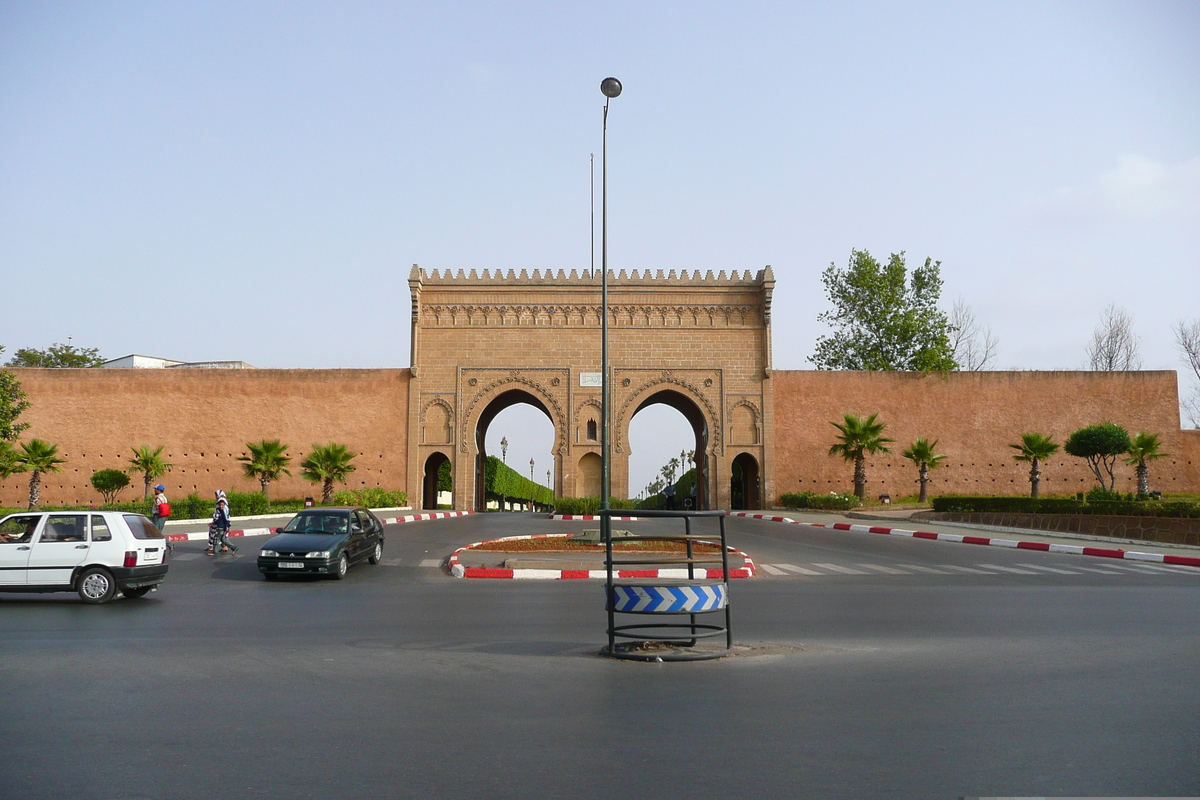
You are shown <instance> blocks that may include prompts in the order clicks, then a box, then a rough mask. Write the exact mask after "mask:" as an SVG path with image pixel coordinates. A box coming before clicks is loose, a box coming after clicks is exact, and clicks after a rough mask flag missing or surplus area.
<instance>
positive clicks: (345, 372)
mask: <svg viewBox="0 0 1200 800" xmlns="http://www.w3.org/2000/svg"><path fill="white" fill-rule="evenodd" d="M12 371H13V373H14V374H15V375H16V376H17V378H18V380H20V381H21V384H22V387H23V388H24V390H25V392H26V394H28V395H29V399H30V401H31V403H32V407H31V408H30V409H29V410H28V411H26V412H25V413H24V414H23V415H22V417H21V421H22V422H29V423H30V424H31V427H30V429H29V430H28V431H26V432H25V434H24V435H23V438H24V439H30V438H34V437H37V438H39V439H45V440H46V441H49V442H54V443H57V444H58V446H59V452H60V455H61V457H63V458H65V459H66V460H67V463H66V464H63V465H62V467H63V472H61V473H58V474H49V475H46V476H44V478H43V484H42V497H43V502H46V503H60V502H67V503H88V502H93V501H95V502H99V499H100V497H99V494H98V493H97V492H96V490H95V489H93V488H92V486H91V484H90V483H89V480H90V478H91V475H92V473H93V472H94V471H96V470H100V469H126V470H128V467H129V465H128V459H129V457H130V456H131V455H132V452H131V449H132V448H133V447H135V446H140V445H142V444H149V445H151V446H154V447H157V446H158V445H166V449H165V450H164V451H163V455H164V456H165V457H166V459H167V461H169V462H171V463H172V464H174V465H175V466H174V469H172V470H171V471H170V472H169V473H168V474H167V475H165V476H164V477H163V478H161V479H160V480H161V481H162V483H163V484H164V485H165V486H166V487H167V496H168V497H170V498H174V497H181V496H186V495H187V494H189V493H191V492H198V493H200V494H201V495H202V496H207V495H211V493H212V492H213V491H215V490H217V489H225V490H226V491H229V490H234V491H257V490H258V489H259V488H260V487H259V484H258V481H255V480H251V479H248V478H244V477H242V475H241V465H240V463H239V462H238V461H237V457H238V456H240V455H244V454H245V451H246V442H248V441H258V440H260V439H264V438H265V439H281V440H282V441H283V442H284V443H285V444H288V445H290V446H291V447H290V449H289V451H288V453H289V455H291V456H292V458H293V462H292V464H293V468H292V477H290V478H289V477H286V476H284V477H283V478H281V479H280V480H279V481H277V482H275V483H273V484H272V485H271V494H272V496H274V497H303V496H306V495H319V494H320V487H319V486H318V485H316V484H312V483H308V482H307V481H303V480H301V479H300V478H299V474H300V471H299V469H298V467H297V465H298V464H299V462H300V460H301V459H302V458H303V457H304V456H305V455H307V453H308V452H309V450H310V449H311V447H310V446H311V445H312V444H314V443H316V444H325V443H326V442H330V441H336V442H340V443H342V444H345V445H348V446H349V448H350V449H351V450H352V451H353V452H355V453H358V454H359V455H358V457H357V458H356V459H355V464H356V465H357V471H356V472H355V473H354V474H353V475H351V477H350V481H349V483H348V484H347V486H348V487H349V488H361V487H364V486H381V487H383V488H387V489H401V488H403V487H404V485H405V483H406V481H407V477H408V476H407V474H406V473H405V464H406V461H405V457H406V455H407V441H406V436H407V427H406V425H405V420H406V416H407V409H408V380H409V374H408V370H406V369H390V370H389V369H379V370H355V369H342V370H273V369H261V370H254V369H245V370H233V369H184V370H181V369H14V370H12ZM28 477H29V476H28V475H19V474H18V475H14V476H12V477H11V478H9V479H8V480H6V481H3V482H0V505H4V506H23V505H24V504H25V503H26V502H27V501H28V498H29V493H28ZM131 478H132V482H131V484H130V488H128V489H125V490H124V491H123V492H122V493H121V495H120V499H121V500H125V501H129V500H134V499H137V498H138V497H140V496H141V494H142V480H141V477H140V476H134V475H132V474H131ZM339 488H341V487H339Z"/></svg>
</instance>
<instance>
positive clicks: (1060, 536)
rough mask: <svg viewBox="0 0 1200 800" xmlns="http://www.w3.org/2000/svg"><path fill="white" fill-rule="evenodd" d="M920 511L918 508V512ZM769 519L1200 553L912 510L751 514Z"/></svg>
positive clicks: (1187, 547)
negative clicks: (921, 515)
mask: <svg viewBox="0 0 1200 800" xmlns="http://www.w3.org/2000/svg"><path fill="white" fill-rule="evenodd" d="M917 510H920V509H917ZM752 513H761V514H766V515H770V516H779V517H789V518H791V519H794V520H796V521H797V522H819V523H827V524H828V523H839V522H840V523H846V522H851V521H853V520H867V521H877V522H886V523H889V524H891V525H894V526H895V527H898V528H908V529H911V530H920V531H930V532H931V533H944V534H950V535H955V534H958V535H961V534H963V533H965V532H969V531H980V532H983V533H1004V534H1010V535H1012V536H1014V537H1018V536H1019V537H1020V539H1021V541H1025V542H1038V543H1041V544H1048V545H1061V546H1078V545H1080V544H1082V543H1083V542H1088V543H1096V544H1097V545H1098V546H1099V547H1102V548H1111V549H1119V550H1126V551H1129V552H1138V553H1154V554H1156V555H1164V556H1167V555H1188V556H1194V555H1196V554H1197V553H1200V547H1194V546H1191V545H1183V544H1163V543H1161V542H1145V541H1141V540H1139V539H1117V538H1113V537H1110V536H1086V535H1083V534H1077V533H1046V532H1045V531H1035V530H1029V529H1027V528H1006V527H1001V526H998V525H972V524H969V523H965V522H929V521H925V520H913V519H910V517H911V515H912V514H914V513H916V510H913V509H896V510H894V511H893V510H884V509H871V510H870V511H846V512H837V511H809V510H805V509H790V510H782V511H781V510H778V509H776V510H773V511H762V512H752Z"/></svg>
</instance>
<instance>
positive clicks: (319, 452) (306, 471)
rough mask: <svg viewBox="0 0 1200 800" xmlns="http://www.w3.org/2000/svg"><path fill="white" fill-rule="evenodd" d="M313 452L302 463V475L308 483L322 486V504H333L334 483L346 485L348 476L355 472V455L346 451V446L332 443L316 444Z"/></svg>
mask: <svg viewBox="0 0 1200 800" xmlns="http://www.w3.org/2000/svg"><path fill="white" fill-rule="evenodd" d="M312 447H313V449H312V452H311V453H309V454H308V457H307V458H305V459H304V460H303V461H301V462H300V469H301V475H300V477H302V478H304V480H306V481H312V482H313V483H320V484H321V502H322V503H326V504H328V503H332V502H333V482H334V481H337V482H338V483H345V482H346V476H347V475H349V474H350V473H351V472H354V469H355V467H354V465H353V464H351V463H350V462H351V461H352V460H353V459H354V454H353V453H351V452H350V451H349V450H347V449H346V445H344V444H335V443H334V442H330V443H329V444H327V445H319V444H314V445H313V446H312Z"/></svg>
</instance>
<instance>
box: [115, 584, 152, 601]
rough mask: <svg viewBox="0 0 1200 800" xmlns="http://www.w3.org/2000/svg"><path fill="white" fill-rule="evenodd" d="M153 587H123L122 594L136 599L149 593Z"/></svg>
mask: <svg viewBox="0 0 1200 800" xmlns="http://www.w3.org/2000/svg"><path fill="white" fill-rule="evenodd" d="M153 588H154V587H153V586H139V587H137V588H136V589H122V590H121V594H122V595H124V596H125V597H127V598H129V599H130V600H136V599H137V598H139V597H145V596H146V595H148V594H149V593H150V590H151V589H153Z"/></svg>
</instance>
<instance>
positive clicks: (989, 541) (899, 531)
mask: <svg viewBox="0 0 1200 800" xmlns="http://www.w3.org/2000/svg"><path fill="white" fill-rule="evenodd" d="M730 516H733V517H746V518H747V519H765V520H770V521H771V522H787V523H790V524H792V525H803V526H805V527H809V528H826V529H832V530H836V531H854V532H856V533H882V534H886V535H888V536H907V537H910V538H912V539H932V540H935V541H939V542H958V543H960V544H982V545H987V546H989V547H1010V548H1015V549H1017V550H1044V551H1048V552H1051V553H1070V554H1071V555H1077V556H1098V557H1100V558H1119V559H1124V560H1126V561H1153V562H1156V563H1160V564H1176V565H1179V566H1184V567H1200V558H1196V557H1194V556H1173V555H1167V554H1165V553H1141V552H1138V551H1136V550H1122V549H1120V548H1108V547H1080V546H1077V545H1072V544H1049V543H1048V542H1022V541H1019V540H1017V539H996V538H993V537H990V536H960V535H958V534H954V533H933V532H932V531H909V530H904V529H903V528H884V527H880V526H878V525H851V524H850V523H848V522H834V523H824V522H797V521H796V520H794V519H791V518H790V517H771V516H767V515H766V514H748V513H746V512H744V511H735V512H730Z"/></svg>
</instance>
